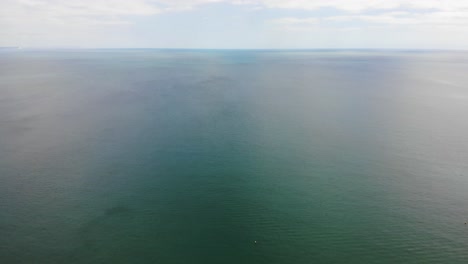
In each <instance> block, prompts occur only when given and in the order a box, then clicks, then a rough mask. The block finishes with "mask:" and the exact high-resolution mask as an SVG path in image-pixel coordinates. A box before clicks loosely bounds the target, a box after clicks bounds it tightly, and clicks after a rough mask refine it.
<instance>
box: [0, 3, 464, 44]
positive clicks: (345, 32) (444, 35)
mask: <svg viewBox="0 0 468 264" xmlns="http://www.w3.org/2000/svg"><path fill="white" fill-rule="evenodd" d="M0 46H23V47H84V48H93V47H99V48H102V47H115V48H119V47H129V48H130V47H154V48H422V49H431V48H441V49H468V0H445V1H443V0H440V1H439V0H393V1H392V0H0Z"/></svg>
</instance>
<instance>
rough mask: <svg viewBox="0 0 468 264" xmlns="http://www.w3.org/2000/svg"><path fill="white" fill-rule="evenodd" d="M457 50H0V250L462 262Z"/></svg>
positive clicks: (30, 257)
mask: <svg viewBox="0 0 468 264" xmlns="http://www.w3.org/2000/svg"><path fill="white" fill-rule="evenodd" d="M467 222H468V52H464V51H437V50H436V51H414V50H413V51H412V50H160V49H83V50H79V49H56V50H53V49H50V50H47V49H43V50H41V49H38V50H33V49H17V50H14V49H13V50H2V51H0V263H5V264H10V263H12V264H21V263H27V264H29V263H160V264H166V263H167V264H173V263H174V264H175V263H180V264H185V263H188V264H191V263H195V264H197V263H200V264H202V263H203V264H210V263H214V264H219V263H223V264H230V263H233V264H234V263H235V264H237V263H252V264H254V263H255V264H257V263H265V264H276V263H277V264H283V263H284V264H286V263H288V264H309V263H345V264H353V263H382V264H387V263H388V264H390V263H392V264H394V263H405V264H411V263H451V264H457V263H464V264H466V263H468V224H467Z"/></svg>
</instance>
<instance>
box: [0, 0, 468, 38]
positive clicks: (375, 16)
mask: <svg viewBox="0 0 468 264" xmlns="http://www.w3.org/2000/svg"><path fill="white" fill-rule="evenodd" d="M216 3H223V4H231V5H237V6H245V7H248V9H249V10H252V9H255V10H261V9H263V10H264V11H265V10H269V9H278V10H288V11H291V10H303V11H312V10H319V9H321V8H334V9H337V10H340V12H341V13H342V14H343V15H340V16H328V17H327V16H326V14H322V15H321V17H320V18H317V17H306V18H304V17H301V18H299V17H291V16H288V17H285V18H277V19H274V20H272V21H270V22H272V23H270V25H271V26H276V27H280V28H282V29H290V30H294V29H301V30H303V29H308V28H309V29H310V28H313V29H317V28H320V27H323V28H327V27H328V26H331V27H332V26H333V25H335V26H336V29H339V28H338V27H339V26H341V29H345V28H353V30H355V29H359V28H365V27H366V26H367V27H377V26H378V27H406V28H431V27H432V28H435V29H437V28H444V29H455V30H458V31H460V30H462V31H463V30H465V31H468V1H467V0H445V1H444V0H1V7H0V36H8V38H9V39H11V40H12V43H13V42H14V41H16V40H17V39H19V38H20V36H26V35H30V36H32V35H35V36H37V35H41V34H42V35H49V36H52V35H54V36H57V39H59V37H60V36H64V35H65V36H68V35H70V36H71V35H75V38H76V39H78V36H79V32H81V33H82V34H83V35H82V38H85V37H87V36H88V34H91V33H93V32H94V33H95V34H96V37H97V38H98V37H99V34H101V32H104V31H105V30H106V29H107V28H124V27H129V26H131V25H132V23H135V19H134V17H141V16H153V15H158V14H162V13H169V12H182V11H184V12H186V11H190V10H194V9H201V8H203V7H204V6H205V5H210V4H216ZM278 10H275V11H278ZM402 10H404V11H402ZM275 13H276V12H275ZM340 24H341V25H340ZM99 28H101V29H102V30H101V32H98V29H99ZM35 38H37V37H35ZM0 42H2V40H0ZM3 42H4V41H3ZM0 44H2V43H0Z"/></svg>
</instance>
